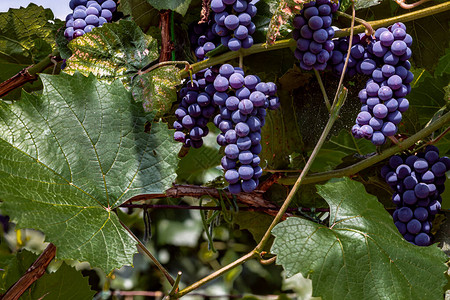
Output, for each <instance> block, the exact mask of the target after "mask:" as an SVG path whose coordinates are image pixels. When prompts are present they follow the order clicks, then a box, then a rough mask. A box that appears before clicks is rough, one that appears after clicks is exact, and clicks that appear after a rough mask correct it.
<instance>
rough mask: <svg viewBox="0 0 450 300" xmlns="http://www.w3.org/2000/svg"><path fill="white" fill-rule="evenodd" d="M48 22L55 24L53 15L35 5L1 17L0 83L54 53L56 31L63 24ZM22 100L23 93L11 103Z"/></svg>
mask: <svg viewBox="0 0 450 300" xmlns="http://www.w3.org/2000/svg"><path fill="white" fill-rule="evenodd" d="M49 20H53V13H52V11H51V10H50V9H44V8H43V7H42V6H37V5H36V4H33V3H31V4H29V5H28V7H26V8H20V9H10V10H9V11H8V12H4V13H0V68H1V70H2V71H1V72H0V82H3V81H5V80H7V79H9V78H10V77H12V76H13V75H15V74H17V73H18V72H19V71H21V70H22V69H24V68H26V67H28V66H30V65H32V64H35V63H38V62H39V61H41V60H42V59H43V58H45V57H47V55H49V54H50V53H52V51H53V50H54V49H55V35H56V29H57V28H58V26H60V25H61V22H59V21H56V22H54V23H52V22H50V21H49ZM24 88H25V89H26V90H27V91H32V90H33V91H34V90H38V89H41V88H42V85H40V84H33V85H31V84H27V85H26V86H24ZM19 97H20V92H16V93H14V92H12V93H10V95H9V97H8V99H17V98H19Z"/></svg>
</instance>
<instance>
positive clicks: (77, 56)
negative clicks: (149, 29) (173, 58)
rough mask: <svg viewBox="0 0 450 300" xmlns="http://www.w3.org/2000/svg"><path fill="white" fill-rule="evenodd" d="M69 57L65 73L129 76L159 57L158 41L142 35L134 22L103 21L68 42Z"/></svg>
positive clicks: (100, 76) (110, 78)
mask: <svg viewBox="0 0 450 300" xmlns="http://www.w3.org/2000/svg"><path fill="white" fill-rule="evenodd" d="M69 48H70V50H72V53H73V55H72V57H70V58H69V59H68V60H67V67H66V68H65V69H64V72H66V73H68V74H74V73H75V72H77V71H78V72H81V73H82V74H84V75H86V76H87V75H88V74H89V73H93V74H94V75H96V76H97V77H99V78H101V79H105V80H106V81H108V82H112V81H114V80H115V79H121V80H122V81H124V82H125V83H128V82H129V80H130V77H131V76H133V75H134V74H136V73H137V71H138V70H140V69H142V68H143V67H145V66H146V65H148V64H150V63H151V62H152V61H154V60H156V59H157V58H158V56H159V50H158V42H157V41H156V40H155V39H153V38H152V37H151V36H147V35H145V34H144V33H143V32H142V30H141V29H140V28H139V27H138V26H137V25H136V23H134V22H133V21H124V20H122V21H120V22H119V23H110V24H105V25H103V26H102V27H99V28H94V30H92V31H91V32H89V33H87V34H85V35H83V36H82V37H79V38H76V39H74V40H73V41H72V42H70V43H69Z"/></svg>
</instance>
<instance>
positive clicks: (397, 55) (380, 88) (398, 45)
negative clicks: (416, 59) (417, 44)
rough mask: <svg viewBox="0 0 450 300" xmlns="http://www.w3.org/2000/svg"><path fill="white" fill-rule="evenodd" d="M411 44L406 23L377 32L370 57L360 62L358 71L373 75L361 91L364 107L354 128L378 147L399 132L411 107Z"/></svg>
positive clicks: (368, 55) (356, 136)
mask: <svg viewBox="0 0 450 300" xmlns="http://www.w3.org/2000/svg"><path fill="white" fill-rule="evenodd" d="M411 44H412V38H411V36H410V35H409V34H407V33H406V26H405V25H404V24H403V23H395V24H394V25H392V26H390V27H389V28H388V29H387V28H379V29H378V30H377V31H376V32H375V40H374V42H372V43H370V44H368V46H367V53H366V57H367V58H365V59H363V60H362V61H361V62H360V63H359V64H357V71H359V70H360V71H361V73H362V74H365V75H370V76H371V78H370V79H369V80H368V81H367V83H366V88H365V89H362V90H361V91H360V92H359V94H358V97H359V100H360V101H361V104H362V106H361V112H360V113H359V114H358V116H357V118H356V125H354V126H353V128H352V134H353V136H354V137H355V138H366V139H368V140H371V141H372V143H373V144H374V145H377V146H378V145H382V144H384V143H385V142H386V137H391V136H394V135H395V134H396V133H397V130H398V127H397V126H398V124H399V123H400V122H401V120H402V113H403V112H405V111H406V110H407V109H408V108H409V102H408V99H406V98H405V97H406V95H408V94H409V93H410V91H411V86H410V83H411V82H412V81H413V79H414V75H413V73H412V72H410V71H409V69H410V68H411V64H410V63H409V61H408V60H409V58H410V57H411V49H410V48H409V47H410V46H411Z"/></svg>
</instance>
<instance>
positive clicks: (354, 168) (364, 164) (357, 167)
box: [278, 112, 450, 185]
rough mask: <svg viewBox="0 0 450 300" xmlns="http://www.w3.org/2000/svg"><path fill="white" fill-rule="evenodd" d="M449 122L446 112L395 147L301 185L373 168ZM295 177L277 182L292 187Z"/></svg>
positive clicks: (306, 180)
mask: <svg viewBox="0 0 450 300" xmlns="http://www.w3.org/2000/svg"><path fill="white" fill-rule="evenodd" d="M449 122H450V112H447V113H446V114H445V115H443V116H442V117H440V118H439V119H437V120H435V121H434V122H432V123H431V124H429V125H428V126H427V127H425V128H423V129H422V130H420V131H419V132H417V133H416V134H414V135H413V136H411V137H409V138H407V139H406V140H404V141H402V142H400V143H398V144H397V145H394V146H392V147H391V148H389V149H386V150H384V151H383V152H382V153H380V154H375V155H373V156H371V157H369V158H366V159H365V160H362V161H360V162H358V163H356V164H353V165H351V166H348V167H346V168H342V169H338V170H333V171H329V172H323V173H317V174H312V175H310V176H308V177H306V178H305V180H304V181H303V184H311V183H318V182H322V181H326V180H329V179H331V178H339V177H343V176H351V175H354V174H356V173H358V172H360V171H362V170H364V169H366V168H368V167H371V166H373V165H374V164H376V163H378V162H380V161H382V160H385V159H386V158H388V157H390V156H392V155H394V154H396V153H398V152H400V151H403V150H404V149H408V148H409V147H411V146H413V145H414V144H415V143H416V142H417V141H419V140H421V139H424V138H426V137H427V136H429V135H430V134H432V133H433V132H434V131H436V130H438V129H439V128H441V127H443V126H445V125H447V124H448V123H449ZM296 178H297V177H291V176H290V177H285V178H282V179H280V180H279V181H278V182H279V183H281V184H285V185H292V184H293V183H294V182H295V179H296Z"/></svg>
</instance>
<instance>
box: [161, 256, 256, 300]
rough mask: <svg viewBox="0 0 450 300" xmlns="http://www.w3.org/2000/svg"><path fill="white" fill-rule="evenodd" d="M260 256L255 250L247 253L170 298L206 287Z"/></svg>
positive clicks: (176, 297)
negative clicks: (207, 284) (205, 285)
mask: <svg viewBox="0 0 450 300" xmlns="http://www.w3.org/2000/svg"><path fill="white" fill-rule="evenodd" d="M257 256H258V252H256V251H255V250H253V251H251V252H249V253H247V254H246V255H244V256H242V257H241V258H239V259H237V260H235V261H234V262H232V263H230V264H228V265H226V266H225V267H223V268H221V269H219V270H217V271H216V272H214V273H212V274H210V275H208V276H206V277H204V278H202V279H200V280H199V281H197V282H195V283H193V284H191V285H190V286H188V287H186V288H184V289H183V290H181V291H180V292H178V293H177V294H175V295H173V296H169V299H178V298H180V297H182V296H184V295H186V294H187V293H189V292H191V291H193V290H195V289H198V288H199V287H201V286H202V285H204V284H205V283H208V282H209V281H211V280H213V279H215V278H217V277H219V276H221V275H223V274H225V273H226V272H228V271H230V270H232V269H234V268H236V267H237V266H240V265H242V264H243V263H245V262H246V261H247V260H249V259H252V258H255V257H257Z"/></svg>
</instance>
